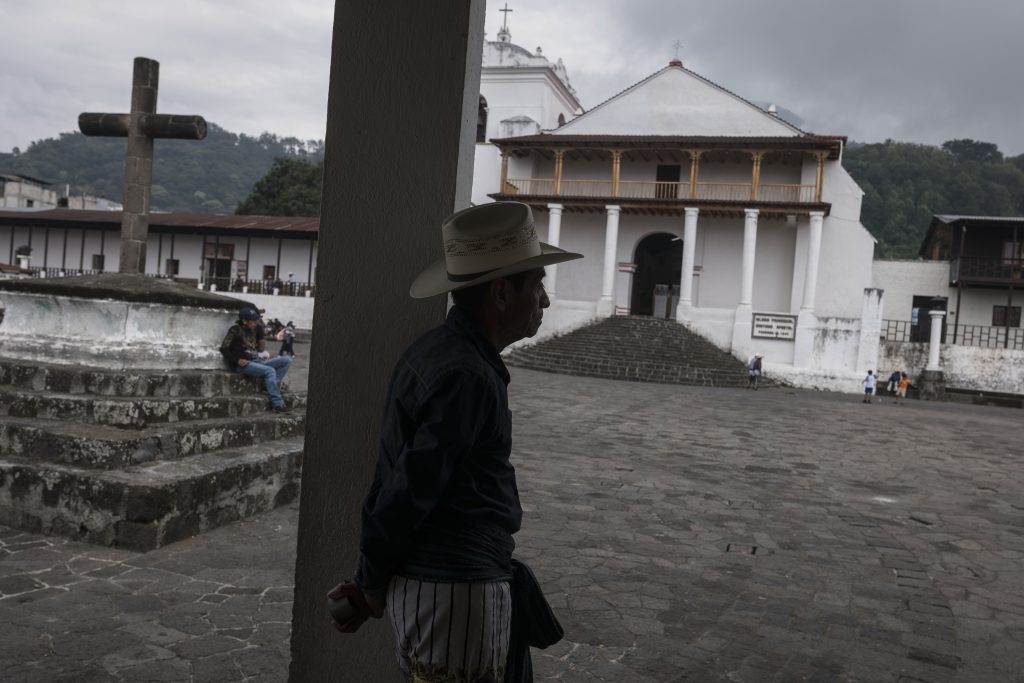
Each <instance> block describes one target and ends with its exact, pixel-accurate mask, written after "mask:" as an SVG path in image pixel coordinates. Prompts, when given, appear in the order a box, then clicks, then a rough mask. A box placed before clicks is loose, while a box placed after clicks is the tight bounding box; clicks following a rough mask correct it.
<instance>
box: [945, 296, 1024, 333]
mask: <svg viewBox="0 0 1024 683" xmlns="http://www.w3.org/2000/svg"><path fill="white" fill-rule="evenodd" d="M1006 293H1007V290H1005V289H980V288H973V289H971V288H967V289H964V291H963V296H961V297H960V324H961V325H983V326H986V327H987V326H991V325H992V313H993V311H992V308H993V307H994V306H1006V304H1007V303H1008V302H1007V297H1006ZM947 305H948V307H949V308H951V309H954V310H956V288H955V287H951V288H950V289H949V303H948V304H947ZM1013 306H1014V307H1015V308H1016V307H1018V306H1024V291H1021V290H1016V291H1014V293H1013ZM954 320H955V316H953V317H951V318H950V322H951V323H952V322H953V321H954Z"/></svg>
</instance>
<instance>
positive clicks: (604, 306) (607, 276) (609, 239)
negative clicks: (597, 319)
mask: <svg viewBox="0 0 1024 683" xmlns="http://www.w3.org/2000/svg"><path fill="white" fill-rule="evenodd" d="M605 209H606V210H607V212H608V222H607V224H606V225H605V230H604V276H603V277H602V278H601V298H600V299H599V300H598V302H597V315H599V316H610V315H612V314H613V313H614V312H615V255H616V252H617V250H618V246H619V213H621V211H622V209H621V207H618V206H614V205H609V206H606V207H605Z"/></svg>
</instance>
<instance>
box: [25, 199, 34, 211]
mask: <svg viewBox="0 0 1024 683" xmlns="http://www.w3.org/2000/svg"><path fill="white" fill-rule="evenodd" d="M35 205H36V200H34V199H26V200H25V206H27V207H28V208H30V209H31V208H32V207H33V206H35Z"/></svg>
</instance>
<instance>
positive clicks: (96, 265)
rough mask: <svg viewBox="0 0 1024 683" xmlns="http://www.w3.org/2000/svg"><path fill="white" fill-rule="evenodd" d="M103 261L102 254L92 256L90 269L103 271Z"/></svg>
mask: <svg viewBox="0 0 1024 683" xmlns="http://www.w3.org/2000/svg"><path fill="white" fill-rule="evenodd" d="M104 261H106V259H105V258H104V255H103V254H93V255H92V269H93V270H99V271H102V270H103V263H104Z"/></svg>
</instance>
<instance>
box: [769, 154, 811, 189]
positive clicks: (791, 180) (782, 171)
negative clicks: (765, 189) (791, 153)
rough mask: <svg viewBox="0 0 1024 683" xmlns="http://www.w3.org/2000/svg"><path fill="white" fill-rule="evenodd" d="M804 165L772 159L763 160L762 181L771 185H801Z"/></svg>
mask: <svg viewBox="0 0 1024 683" xmlns="http://www.w3.org/2000/svg"><path fill="white" fill-rule="evenodd" d="M801 173H802V167H801V165H800V164H796V163H788V164H783V163H777V162H773V161H772V160H771V159H767V160H765V161H763V162H761V183H762V184H769V185H799V184H801V183H800V180H801V177H800V176H801Z"/></svg>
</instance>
